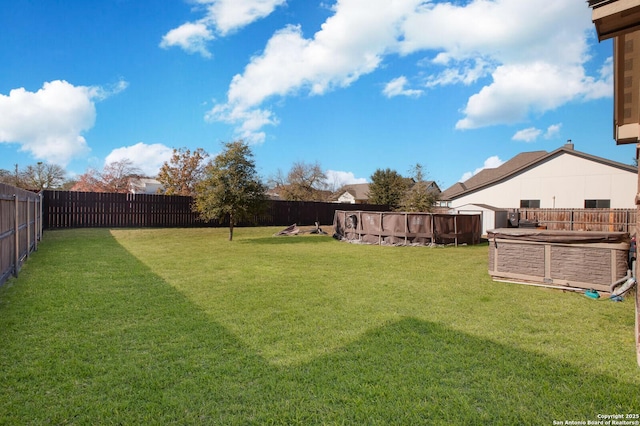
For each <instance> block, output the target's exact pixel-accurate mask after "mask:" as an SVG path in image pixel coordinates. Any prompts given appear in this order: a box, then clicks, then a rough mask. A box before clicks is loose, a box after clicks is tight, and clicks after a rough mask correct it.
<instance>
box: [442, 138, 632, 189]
mask: <svg viewBox="0 0 640 426" xmlns="http://www.w3.org/2000/svg"><path fill="white" fill-rule="evenodd" d="M563 153H564V154H571V155H575V156H576V157H581V158H584V159H587V160H590V161H594V162H596V163H600V164H604V165H606V166H610V167H614V168H617V169H620V170H624V171H628V172H631V173H635V174H637V173H638V168H637V167H636V166H632V165H628V164H624V163H619V162H617V161H613V160H607V159H606V158H602V157H597V156H595V155H591V154H587V153H586V152H582V151H576V150H575V149H573V148H567V147H566V146H561V147H560V148H558V149H556V150H555V151H551V152H550V153H548V154H547V155H544V156H542V157H540V158H538V159H536V160H534V161H532V162H530V163H528V164H525V165H523V166H520V167H518V168H517V169H515V170H513V171H511V172H510V173H507V174H506V175H503V176H500V177H497V178H495V179H493V180H490V181H488V182H485V183H484V184H482V185H480V186H477V187H474V188H471V189H468V190H465V191H462V192H460V193H458V194H456V195H454V196H452V197H450V198H449V199H443V201H453V200H457V199H458V198H460V197H463V196H465V195H469V194H473V193H474V192H477V191H479V190H481V189H485V188H487V187H489V186H493V185H495V184H497V183H500V182H503V181H505V180H508V179H511V178H512V177H514V176H517V175H519V174H522V173H524V172H526V171H527V170H529V169H531V168H533V167H535V166H537V165H539V164H542V163H546V162H547V161H549V160H551V159H553V158H554V157H557V156H558V155H559V154H563Z"/></svg>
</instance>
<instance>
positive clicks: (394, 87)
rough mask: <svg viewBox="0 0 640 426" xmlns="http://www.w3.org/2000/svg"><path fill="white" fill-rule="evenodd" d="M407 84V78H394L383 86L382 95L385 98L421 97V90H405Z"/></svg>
mask: <svg viewBox="0 0 640 426" xmlns="http://www.w3.org/2000/svg"><path fill="white" fill-rule="evenodd" d="M408 83H409V82H408V80H407V77H405V76H400V77H398V78H394V79H393V80H391V81H390V82H388V83H387V84H386V85H385V86H384V89H383V90H382V94H383V95H385V96H386V97H387V98H392V97H394V96H409V97H418V96H421V95H422V93H423V91H422V90H415V89H406V88H405V86H406V85H407V84H408Z"/></svg>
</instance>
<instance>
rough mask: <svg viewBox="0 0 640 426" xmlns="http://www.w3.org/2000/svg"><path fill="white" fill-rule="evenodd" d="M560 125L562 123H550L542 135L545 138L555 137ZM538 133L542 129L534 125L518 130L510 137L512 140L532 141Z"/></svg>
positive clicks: (539, 133) (540, 132)
mask: <svg viewBox="0 0 640 426" xmlns="http://www.w3.org/2000/svg"><path fill="white" fill-rule="evenodd" d="M561 127H562V123H558V124H552V125H551V126H549V127H548V128H547V131H546V132H545V133H544V135H543V137H544V138H545V139H551V138H553V137H555V136H556V135H557V134H558V133H560V128H561ZM540 135H542V130H540V129H538V128H536V127H528V128H526V129H522V130H518V131H517V132H516V133H515V134H514V135H513V137H512V138H511V139H512V140H514V141H523V142H534V141H536V140H537V139H538V137H539V136H540Z"/></svg>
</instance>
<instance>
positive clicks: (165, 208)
mask: <svg viewBox="0 0 640 426" xmlns="http://www.w3.org/2000/svg"><path fill="white" fill-rule="evenodd" d="M43 197H44V199H43V205H44V228H45V229H63V228H121V227H127V228H138V227H198V226H211V227H215V226H228V221H222V222H220V221H217V220H212V221H208V222H206V221H203V220H202V219H200V218H199V216H198V214H197V213H195V212H194V211H193V209H192V206H193V198H192V197H185V196H176V195H155V194H114V193H97V192H73V191H44V195H43ZM337 209H342V210H348V209H352V210H355V209H357V210H384V209H385V207H384V206H378V205H363V204H338V203H322V202H310V201H269V202H268V203H267V206H266V209H265V211H264V212H263V213H261V214H259V215H257V216H256V217H255V218H254V220H253V221H248V222H244V223H240V224H239V225H240V226H248V225H257V226H288V225H291V224H293V223H297V224H298V225H313V224H314V223H315V222H319V223H320V224H321V225H331V224H332V223H333V216H334V213H335V211H336V210H337Z"/></svg>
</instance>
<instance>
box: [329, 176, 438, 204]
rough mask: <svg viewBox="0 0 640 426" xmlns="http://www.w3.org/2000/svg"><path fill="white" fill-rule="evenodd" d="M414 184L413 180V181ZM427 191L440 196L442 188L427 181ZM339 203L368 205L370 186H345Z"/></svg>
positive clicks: (358, 184) (365, 184)
mask: <svg viewBox="0 0 640 426" xmlns="http://www.w3.org/2000/svg"><path fill="white" fill-rule="evenodd" d="M411 182H413V180H411ZM426 183H427V190H428V191H434V192H436V193H437V194H440V188H439V187H438V184H437V183H435V182H434V181H426ZM337 202H338V203H345V204H367V203H368V202H369V184H368V183H356V184H352V185H345V186H344V187H342V192H341V193H340V195H339V196H338V200H337Z"/></svg>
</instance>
